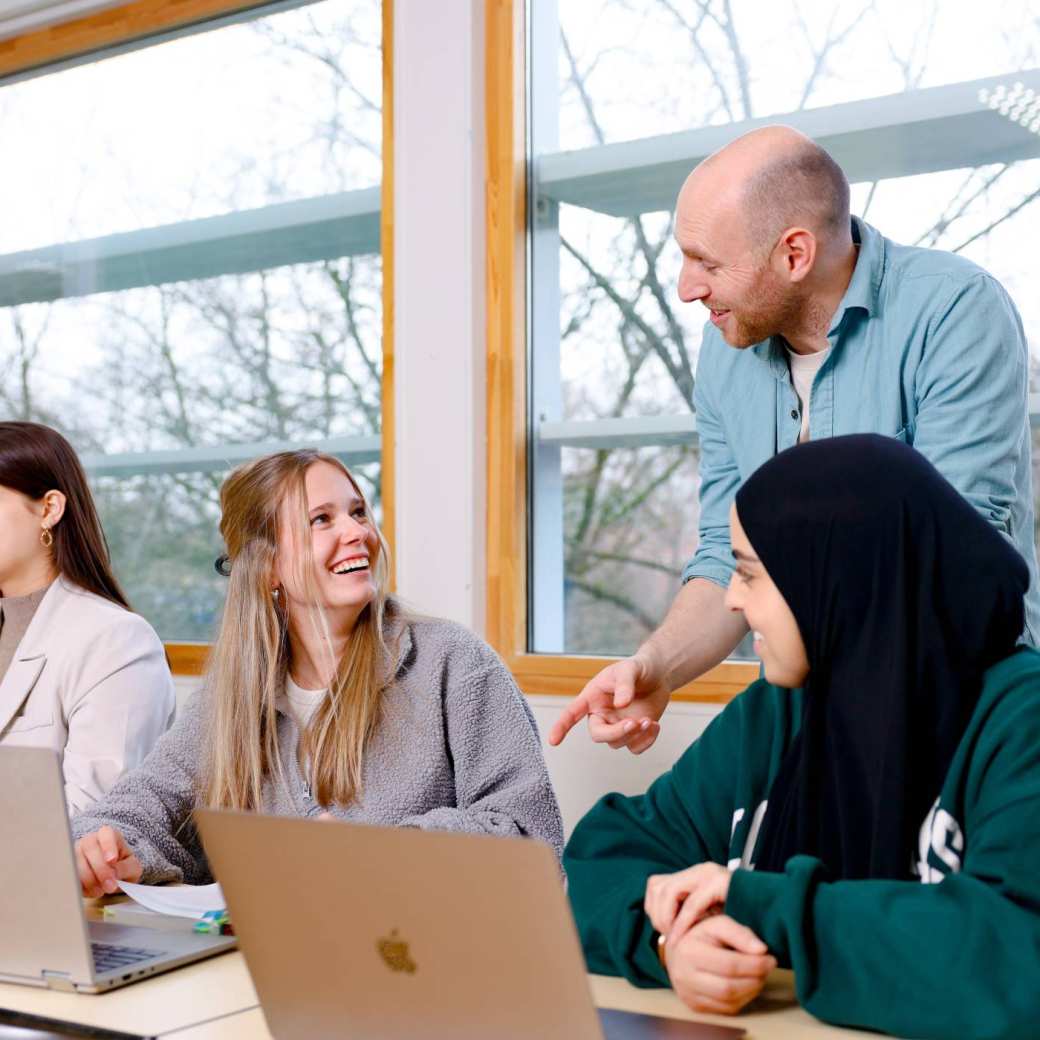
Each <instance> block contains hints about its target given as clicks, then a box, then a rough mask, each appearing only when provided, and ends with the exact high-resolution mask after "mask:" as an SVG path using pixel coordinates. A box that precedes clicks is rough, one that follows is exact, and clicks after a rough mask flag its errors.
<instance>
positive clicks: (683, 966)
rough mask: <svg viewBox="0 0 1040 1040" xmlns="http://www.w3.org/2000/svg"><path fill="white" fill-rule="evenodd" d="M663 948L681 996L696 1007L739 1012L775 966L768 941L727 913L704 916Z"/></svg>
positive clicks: (709, 1010)
mask: <svg viewBox="0 0 1040 1040" xmlns="http://www.w3.org/2000/svg"><path fill="white" fill-rule="evenodd" d="M664 951H665V963H666V966H667V968H668V977H669V978H670V979H671V980H672V988H673V989H674V990H675V994H676V996H678V998H679V999H680V1000H681V1001H682V1002H683V1003H684V1004H685V1005H686V1006H687V1007H688V1008H690V1009H691V1010H693V1011H701V1012H706V1013H710V1014H715V1015H735V1014H736V1013H737V1012H738V1011H740V1010H741V1008H743V1007H744V1006H745V1005H746V1004H748V1003H750V1002H751V1001H752V1000H754V999H755V997H757V996H758V995H759V993H761V992H762V987H763V986H764V985H765V982H766V977H767V976H768V975H769V973H770V972H771V971H772V970H773V969H774V968H775V967H776V958H775V957H773V956H771V955H770V953H769V950H768V948H767V947H766V944H765V943H764V942H762V940H761V939H759V937H758V936H757V935H755V933H754V932H753V931H751V929H750V928H746V927H745V926H744V925H742V924H738V923H737V922H736V921H734V920H733V918H732V917H726V916H725V914H715V915H713V916H711V917H706V918H704V920H702V921H700V922H699V923H697V924H695V925H694V926H693V927H692V928H690V929H689V930H688V931H686V932H685V933H683V934H682V935H681V936H680V937H679V938H678V939H677V940H675V941H674V942H672V941H668V942H666V943H665V947H664Z"/></svg>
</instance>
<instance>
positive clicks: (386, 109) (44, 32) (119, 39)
mask: <svg viewBox="0 0 1040 1040" xmlns="http://www.w3.org/2000/svg"><path fill="white" fill-rule="evenodd" d="M266 6H268V4H267V3H266V2H264V3H258V2H257V0H134V2H132V3H128V4H123V5H120V6H118V7H110V8H107V9H106V10H103V11H98V12H96V13H94V14H91V15H87V16H85V17H83V18H75V19H72V20H70V21H67V22H62V23H60V24H58V25H52V26H48V27H46V28H43V29H38V30H34V31H33V32H29V33H25V34H23V35H21V36H15V37H12V38H11V39H8V40H0V78H6V77H10V76H13V75H15V74H17V73H24V72H32V71H36V70H41V69H44V68H46V67H47V66H48V65H55V64H58V63H60V62H64V61H68V60H70V59H73V58H81V57H84V56H87V55H93V54H97V55H99V56H100V55H101V54H102V52H104V51H106V50H108V49H110V48H112V47H116V46H119V45H120V44H126V43H133V42H136V41H140V40H145V39H147V38H149V37H152V36H157V35H159V34H161V33H165V32H169V31H171V30H175V29H181V28H185V27H187V26H190V25H192V26H193V25H204V24H205V23H206V22H207V21H211V20H213V19H217V18H223V17H225V16H227V15H230V14H238V13H239V12H242V11H247V10H252V9H256V10H260V9H261V8H263V7H266ZM393 6H394V5H393V0H382V22H383V48H382V49H383V60H382V78H383V147H382V157H383V179H382V187H381V193H380V194H381V212H380V236H381V237H380V250H381V253H382V266H383V292H382V295H383V376H382V387H381V395H382V417H381V439H382V459H381V460H380V466H381V483H382V487H383V493H382V505H383V534H384V537H385V538H386V540H387V543H388V544H389V546H390V550H391V552H390V560H391V567H392V565H393V559H394V554H393V548H394V450H393V449H394V395H393V378H394V357H393V343H394V335H393V332H394V309H393V299H394V296H393V286H394V268H393V241H394V236H393V198H394V185H393V144H394V135H393ZM390 580H391V587H392V586H393V582H394V574H393V571H392V570H391V575H390ZM209 650H210V644H209V643H166V653H167V656H168V658H169V661H170V668H171V670H172V671H173V674H174V675H177V676H196V675H201V674H202V673H203V672H204V671H205V666H206V659H207V657H208V656H209Z"/></svg>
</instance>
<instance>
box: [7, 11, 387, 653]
mask: <svg viewBox="0 0 1040 1040" xmlns="http://www.w3.org/2000/svg"><path fill="white" fill-rule="evenodd" d="M380 32H381V14H380V5H379V3H378V0H324V2H319V3H314V4H311V5H309V6H305V7H300V8H296V9H292V10H280V11H275V10H272V11H271V12H269V13H264V12H261V14H260V15H258V16H257V17H255V18H253V19H251V20H248V21H243V22H238V23H236V24H230V25H226V26H223V27H219V28H215V29H211V30H209V31H205V32H197V33H193V34H188V35H185V36H183V37H181V38H178V39H173V40H170V41H168V42H164V43H159V44H156V45H153V46H149V47H146V48H144V49H141V50H137V51H134V52H131V53H127V54H122V55H117V56H111V57H107V58H102V59H101V60H98V61H95V62H92V63H89V64H85V65H81V66H79V67H76V68H71V69H67V70H63V71H58V72H54V73H50V74H44V75H41V76H39V77H36V78H33V79H29V80H26V81H24V82H18V83H13V84H11V85H8V86H6V87H3V88H2V89H0V134H2V137H3V140H4V142H5V155H6V156H7V157H8V161H7V162H5V163H4V164H2V166H0V192H2V193H3V195H4V197H5V198H8V199H17V200H18V204H17V206H12V207H9V208H8V211H7V212H8V215H7V216H6V217H5V220H4V222H3V223H2V224H0V416H2V417H4V418H28V419H33V420H36V421H40V422H46V423H49V424H51V425H53V426H55V427H57V428H58V429H60V430H62V432H64V433H65V434H66V435H68V436H69V438H70V439H71V440H72V442H73V444H74V445H75V446H76V447H77V449H78V450H79V451H80V453H81V455H82V456H83V457H84V461H85V462H86V464H87V466H88V469H89V470H90V472H91V474H92V477H93V480H94V488H95V492H96V494H97V496H98V500H99V504H100V506H101V511H102V518H103V522H104V524H105V529H106V532H107V535H108V538H109V541H110V543H111V547H112V552H113V556H114V558H115V563H116V568H117V572H118V574H119V577H120V579H121V580H122V581H123V582H124V584H125V586H126V588H127V592H128V595H129V596H130V599H131V602H132V603H133V604H134V606H135V607H136V608H137V609H139V610H140V611H141V612H142V613H143V614H145V616H147V617H148V618H149V620H151V621H152V623H153V624H154V625H155V626H156V628H157V629H158V630H159V632H160V634H161V635H162V636H163V637H164V638H166V639H170V640H193V639H200V640H204V639H208V638H209V637H210V636H211V634H212V629H213V622H214V620H215V617H216V614H217V612H218V611H219V608H220V603H221V600H222V596H223V585H222V581H223V579H221V578H219V577H218V576H217V575H216V573H215V572H214V570H213V560H214V558H215V557H216V555H217V554H218V553H219V551H220V538H219V534H218V532H217V526H216V525H217V520H218V518H219V510H218V505H217V490H218V488H219V485H220V482H221V480H222V478H223V476H224V475H225V474H226V472H227V470H228V469H229V467H230V466H231V465H233V464H235V463H237V462H239V461H242V460H244V459H245V458H249V457H252V455H254V454H258V453H260V452H262V451H273V450H277V449H278V448H279V447H280V446H287V445H303V444H307V445H325V446H326V447H327V449H328V450H332V451H334V452H335V453H336V454H339V455H340V456H341V457H343V458H344V459H345V460H346V461H347V463H348V465H351V466H352V467H355V468H356V469H357V472H358V475H359V477H360V478H361V480H362V483H363V484H364V485H365V488H366V491H367V492H368V493H369V494H370V495H372V496H373V498H374V499H375V500H376V502H377V505H378V498H379V437H378V434H379V429H380V380H381V370H382V358H381V323H382V301H381V290H382V284H381V272H380V261H379V182H380V178H381V160H380V154H381V114H380V113H381V102H382V98H381V90H382V87H381V82H382V80H381V55H380ZM41 127H46V128H47V133H41V132H40V128H41ZM40 185H46V186H47V187H46V190H45V191H41V190H40Z"/></svg>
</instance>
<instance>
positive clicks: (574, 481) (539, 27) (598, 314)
mask: <svg viewBox="0 0 1040 1040" xmlns="http://www.w3.org/2000/svg"><path fill="white" fill-rule="evenodd" d="M1033 6H1034V5H1030V4H1028V3H1025V2H1024V0H1009V2H1004V3H1001V2H994V3H990V4H988V5H986V6H985V8H984V9H983V8H980V7H979V5H978V4H975V3H967V2H944V3H938V2H937V0H934V2H933V0H922V2H921V3H910V4H908V3H906V2H896V0H872V2H862V0H854V2H833V0H777V2H775V3H771V4H762V3H759V2H757V0H604V2H589V3H585V2H578V0H566V2H563V0H561V2H559V3H557V4H554V3H552V2H542V0H532V2H531V3H530V5H529V12H528V19H529V26H528V29H529V50H528V53H529V55H530V58H529V63H530V67H529V70H528V71H529V88H530V97H529V112H528V119H529V128H530V129H529V142H530V152H531V164H530V170H531V180H532V183H531V191H530V206H529V225H530V226H529V232H530V250H531V267H530V285H529V306H530V320H529V364H530V380H529V386H530V396H529V424H530V444H531V449H530V452H529V485H530V501H529V515H530V541H529V567H528V573H529V585H528V605H527V611H528V612H527V616H528V618H529V619H530V623H529V626H528V649H530V650H533V651H536V652H543V653H569V654H588V653H607V654H622V653H627V652H631V651H632V650H633V649H634V648H635V647H636V646H637V645H638V644H639V643H640V642H641V641H642V640H643V639H644V638H645V637H646V636H647V635H648V634H649V632H650V631H651V630H652V629H653V628H654V627H655V626H656V624H657V623H658V622H659V621H660V619H661V618H662V617H663V615H664V612H665V610H666V609H667V607H668V605H669V603H670V602H671V600H672V598H673V597H674V595H675V593H676V591H677V588H678V582H679V575H680V572H681V570H682V567H683V564H684V563H685V562H686V561H687V560H688V559H689V557H690V556H691V555H692V553H693V551H694V549H695V548H696V544H697V521H698V509H697V499H698V475H697V474H698V451H697V437H696V416H695V415H694V414H693V396H692V395H693V384H694V377H695V372H696V361H697V353H698V349H699V346H700V338H701V327H702V325H703V322H704V310H703V308H702V307H700V306H699V305H696V304H694V305H682V304H680V302H679V300H678V298H677V296H676V279H677V274H678V269H679V255H678V251H677V248H676V246H675V243H674V241H673V239H672V228H671V212H670V211H671V208H672V206H673V205H674V201H675V197H676V194H677V192H678V189H679V186H680V185H681V183H682V180H683V178H684V177H685V175H686V174H687V173H688V172H689V170H690V169H692V168H693V166H694V165H696V163H697V162H698V161H699V160H700V159H701V158H703V157H704V156H705V155H707V154H709V153H710V152H711V151H714V150H715V149H716V148H718V147H720V146H721V145H723V144H724V143H726V142H727V141H728V140H730V139H732V137H734V136H736V135H737V134H738V133H740V132H742V131H743V130H744V129H749V128H750V125H753V124H750V125H749V124H748V121H749V120H755V119H761V118H763V117H770V118H775V119H776V120H777V121H783V122H787V123H790V124H792V125H794V126H797V127H799V128H800V129H802V130H804V131H805V132H806V133H808V134H810V136H812V137H814V138H815V139H817V140H819V141H820V142H821V143H822V144H823V145H824V146H825V147H827V148H828V149H829V150H830V151H831V152H832V154H834V156H835V157H836V158H837V159H838V161H839V162H840V163H841V164H842V165H843V167H844V168H845V169H846V171H847V173H848V174H849V177H850V180H851V181H852V182H853V212H855V213H857V214H859V215H861V216H863V217H864V218H865V219H867V220H868V221H869V222H870V223H872V224H874V225H875V226H877V227H878V228H879V229H880V230H881V231H882V232H883V233H884V234H885V235H887V236H888V237H890V238H893V239H895V240H897V241H900V242H905V243H909V244H920V245H924V246H935V247H938V248H941V249H948V250H952V251H954V252H958V253H961V254H962V255H964V256H967V257H969V258H970V259H972V260H974V261H976V262H978V263H980V264H982V265H983V266H984V267H986V268H988V269H989V270H990V271H991V272H992V273H993V274H994V275H995V276H996V277H997V278H999V279H1000V280H1001V282H1002V283H1003V284H1004V285H1005V286H1006V287H1007V289H1008V290H1009V291H1010V293H1011V294H1012V296H1013V297H1014V299H1015V301H1016V303H1017V304H1018V306H1019V308H1020V310H1021V312H1022V315H1023V318H1024V320H1025V324H1026V330H1027V334H1028V336H1029V340H1030V344H1031V347H1032V349H1033V351H1034V357H1035V356H1036V351H1037V350H1040V298H1038V297H1037V294H1036V292H1035V290H1034V286H1035V284H1036V281H1037V278H1038V275H1040V270H1038V266H1037V261H1036V259H1035V250H1034V248H1033V244H1034V242H1035V241H1036V237H1037V231H1038V230H1040V227H1038V225H1040V204H1038V203H1037V202H1036V200H1037V198H1038V197H1040V161H1038V158H1037V157H1040V99H1038V98H1037V94H1040V20H1038V19H1037V18H1036V15H1035V10H1032V7H1033ZM1034 91H1035V92H1037V93H1036V94H1034ZM1034 484H1036V485H1037V486H1038V487H1040V482H1038V481H1037V480H1036V478H1035V477H1034Z"/></svg>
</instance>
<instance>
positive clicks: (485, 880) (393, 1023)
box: [195, 811, 744, 1040]
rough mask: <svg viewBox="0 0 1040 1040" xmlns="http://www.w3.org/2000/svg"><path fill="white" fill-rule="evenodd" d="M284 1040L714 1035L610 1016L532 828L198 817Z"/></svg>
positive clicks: (702, 1039)
mask: <svg viewBox="0 0 1040 1040" xmlns="http://www.w3.org/2000/svg"><path fill="white" fill-rule="evenodd" d="M195 817H196V822H197V823H198V826H199V830H200V833H201V835H202V840H203V844H204V845H205V848H206V854H207V856H208V857H209V861H210V864H211V865H212V866H213V869H214V873H215V874H216V876H217V877H218V878H219V879H220V883H221V886H222V888H223V891H224V894H225V897H226V898H227V901H228V910H229V912H230V914H231V920H232V922H233V924H234V926H235V932H236V934H237V935H238V938H239V942H240V944H241V947H242V952H243V954H244V955H245V958H246V962H247V963H248V965H249V971H250V974H251V975H252V978H253V983H254V984H255V986H256V989H257V992H258V994H259V996H260V1002H261V1005H262V1007H263V1011H264V1015H265V1017H266V1019H267V1024H268V1026H269V1028H270V1030H271V1033H272V1035H273V1036H275V1037H276V1038H277V1040H297V1038H298V1040H322V1038H326V1037H328V1038H332V1037H337V1038H339V1037H348V1036H349V1037H358V1038H362V1037H380V1038H381V1040H415V1038H416V1037H423V1038H424V1040H439V1038H443V1040H449V1038H450V1040H488V1038H490V1037H493V1038H495V1040H511V1038H516V1040H520V1038H523V1040H530V1038H531V1037H538V1038H540V1040H549V1038H554V1037H558V1038H560V1040H603V1037H604V1036H606V1037H607V1038H608V1040H621V1038H625V1040H635V1038H646V1040H650V1038H663V1037H667V1038H669V1040H683V1038H685V1040H714V1038H723V1037H726V1038H732V1037H740V1036H743V1035H744V1030H743V1029H739V1028H729V1027H725V1026H714V1025H705V1024H700V1023H695V1022H686V1021H679V1020H676V1019H666V1018H655V1017H651V1016H646V1015H633V1014H626V1013H624V1012H616V1011H614V1012H610V1011H608V1012H600V1013H597V1011H596V1009H595V1007H594V1006H593V1002H592V995H591V993H590V990H589V986H588V981H587V976H586V974H585V964H584V960H583V958H582V953H581V947H580V945H579V942H578V936H577V932H576V930H575V927H574V922H573V918H572V917H571V914H570V909H569V907H568V905H567V899H566V896H565V894H564V888H563V880H562V878H561V875H560V868H559V864H558V863H557V861H556V857H555V856H554V855H553V853H552V851H551V850H550V849H549V848H548V847H547V846H546V845H543V844H541V843H539V842H535V841H530V840H524V839H520V838H495V837H490V836H483V835H470V834H447V833H438V832H433V831H421V830H415V829H395V828H383V827H365V826H359V825H352V824H346V823H339V822H335V823H333V822H324V821H319V820H297V819H285V818H276V817H270V816H259V815H249V814H243V813H218V812H209V811H200V812H197V813H196V814H195Z"/></svg>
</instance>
